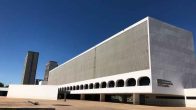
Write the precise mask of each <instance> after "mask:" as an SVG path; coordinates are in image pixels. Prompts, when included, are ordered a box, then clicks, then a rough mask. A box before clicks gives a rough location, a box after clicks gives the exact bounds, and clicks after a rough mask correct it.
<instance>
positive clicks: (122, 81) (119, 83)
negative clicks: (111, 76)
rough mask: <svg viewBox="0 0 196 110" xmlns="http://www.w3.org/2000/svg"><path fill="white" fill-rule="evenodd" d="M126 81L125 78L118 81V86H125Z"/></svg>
mask: <svg viewBox="0 0 196 110" xmlns="http://www.w3.org/2000/svg"><path fill="white" fill-rule="evenodd" d="M124 85H125V82H124V80H123V79H120V80H118V81H116V87H124Z"/></svg>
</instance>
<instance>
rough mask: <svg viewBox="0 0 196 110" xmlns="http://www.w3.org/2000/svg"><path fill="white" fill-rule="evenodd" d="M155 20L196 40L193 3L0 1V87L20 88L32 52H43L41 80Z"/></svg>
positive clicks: (151, 0) (182, 0)
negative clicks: (53, 64) (50, 68)
mask: <svg viewBox="0 0 196 110" xmlns="http://www.w3.org/2000/svg"><path fill="white" fill-rule="evenodd" d="M146 16H151V17H154V18H157V19H160V20H162V21H165V22H168V23H170V24H173V25H176V26H178V27H181V28H184V29H187V30H190V31H192V32H193V34H194V36H195V37H196V1H195V0H0V81H1V82H3V83H6V84H10V83H11V84H13V83H20V82H21V78H22V74H23V68H24V59H25V56H26V53H27V51H28V50H33V51H38V52H40V57H39V63H38V69H37V76H36V77H37V78H43V76H44V71H45V64H46V63H47V62H48V61H49V60H54V61H57V62H58V63H59V64H61V63H63V62H65V61H66V60H69V59H70V58H72V57H74V56H76V55H77V54H79V53H81V52H83V51H85V50H86V49H88V48H90V47H92V46H94V45H96V44H97V43H99V42H101V41H103V40H104V39H106V38H108V37H110V36H112V35H113V34H115V33H117V32H119V31H121V30H122V29H124V28H126V27H128V26H129V25H131V24H133V23H135V22H137V21H138V20H140V19H142V18H144V17H146Z"/></svg>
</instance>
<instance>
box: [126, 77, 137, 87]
mask: <svg viewBox="0 0 196 110" xmlns="http://www.w3.org/2000/svg"><path fill="white" fill-rule="evenodd" d="M126 86H136V80H135V79H134V78H128V79H127V80H126Z"/></svg>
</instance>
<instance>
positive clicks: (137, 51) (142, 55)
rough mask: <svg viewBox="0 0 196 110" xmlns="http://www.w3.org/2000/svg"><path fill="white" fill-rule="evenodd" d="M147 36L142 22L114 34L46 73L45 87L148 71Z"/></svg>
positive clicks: (145, 26)
mask: <svg viewBox="0 0 196 110" xmlns="http://www.w3.org/2000/svg"><path fill="white" fill-rule="evenodd" d="M147 34H148V33H147V22H146V21H145V22H143V23H141V24H139V25H138V26H136V27H133V28H132V29H130V30H127V31H125V32H123V33H122V34H116V35H115V36H116V37H115V38H112V39H110V40H108V41H106V42H104V43H102V44H98V45H97V46H95V47H93V48H91V49H89V50H87V51H86V52H84V53H82V54H80V55H79V56H77V57H75V58H73V59H71V60H69V61H67V62H65V63H64V64H62V65H60V66H59V67H57V68H55V69H53V70H52V71H50V77H49V81H48V84H66V83H71V82H77V81H83V80H88V79H93V78H99V77H105V76H111V75H116V74H120V73H127V72H132V71H138V70H145V69H149V59H148V58H149V56H148V35H147ZM129 35H131V36H129ZM66 76H69V77H66Z"/></svg>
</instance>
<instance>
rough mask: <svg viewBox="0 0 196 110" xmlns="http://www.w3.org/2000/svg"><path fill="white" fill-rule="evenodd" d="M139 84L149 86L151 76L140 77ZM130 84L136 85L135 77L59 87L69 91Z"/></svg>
mask: <svg viewBox="0 0 196 110" xmlns="http://www.w3.org/2000/svg"><path fill="white" fill-rule="evenodd" d="M137 82H138V84H137V85H138V86H148V85H150V78H149V77H147V76H145V77H141V78H139V79H138V81H137ZM129 86H136V80H135V79H134V78H128V79H127V80H126V81H124V80H123V79H119V80H117V81H116V82H115V81H113V80H111V81H108V82H106V81H103V82H101V83H99V82H96V83H94V84H93V83H90V84H81V85H75V86H68V87H62V88H59V91H66V90H67V91H69V90H85V89H99V88H114V87H129Z"/></svg>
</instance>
